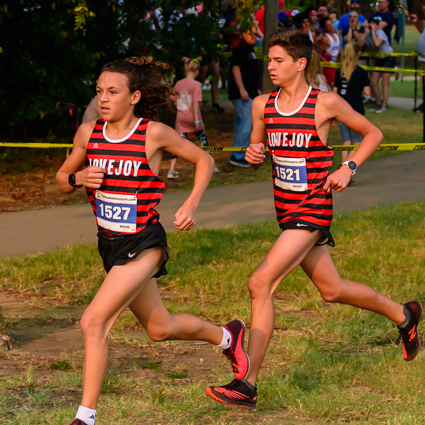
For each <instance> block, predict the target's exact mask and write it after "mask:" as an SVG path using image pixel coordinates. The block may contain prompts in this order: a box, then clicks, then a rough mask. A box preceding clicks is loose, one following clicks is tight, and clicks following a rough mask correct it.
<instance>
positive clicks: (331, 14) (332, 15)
mask: <svg viewBox="0 0 425 425" xmlns="http://www.w3.org/2000/svg"><path fill="white" fill-rule="evenodd" d="M329 18H331V21H332V24H333V26H334V29H335V33H336V31H337V28H338V25H339V19H338V13H337V11H336V10H333V9H332V10H330V11H329Z"/></svg>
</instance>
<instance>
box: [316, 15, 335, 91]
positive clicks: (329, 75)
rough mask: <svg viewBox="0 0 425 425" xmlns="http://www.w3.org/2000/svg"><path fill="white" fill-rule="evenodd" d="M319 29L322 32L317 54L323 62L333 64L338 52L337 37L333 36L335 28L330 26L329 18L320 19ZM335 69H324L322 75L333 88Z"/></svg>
mask: <svg viewBox="0 0 425 425" xmlns="http://www.w3.org/2000/svg"><path fill="white" fill-rule="evenodd" d="M320 27H321V28H322V30H323V32H324V36H323V39H322V41H321V42H320V44H319V47H318V50H317V52H318V53H319V55H320V59H321V60H322V61H324V62H330V63H335V62H336V61H337V59H338V55H339V51H340V42H339V38H338V36H337V35H336V34H335V28H334V26H333V25H332V21H331V19H330V18H329V17H327V18H322V19H321V20H320ZM335 71H336V68H328V67H326V68H324V69H323V75H324V76H325V78H326V82H327V83H328V84H329V85H330V86H331V87H333V84H334V80H335Z"/></svg>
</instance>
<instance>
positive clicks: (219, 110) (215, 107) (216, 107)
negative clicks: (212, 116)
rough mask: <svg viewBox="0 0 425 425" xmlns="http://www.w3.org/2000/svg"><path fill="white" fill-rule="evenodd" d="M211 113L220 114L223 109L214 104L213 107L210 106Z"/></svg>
mask: <svg viewBox="0 0 425 425" xmlns="http://www.w3.org/2000/svg"><path fill="white" fill-rule="evenodd" d="M211 112H218V113H219V114H222V113H223V112H224V108H223V107H222V106H220V105H219V104H218V103H214V105H213V106H211Z"/></svg>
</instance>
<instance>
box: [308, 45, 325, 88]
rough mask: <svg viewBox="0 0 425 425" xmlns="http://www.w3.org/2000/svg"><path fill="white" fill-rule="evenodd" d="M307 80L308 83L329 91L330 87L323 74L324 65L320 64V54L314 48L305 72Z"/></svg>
mask: <svg viewBox="0 0 425 425" xmlns="http://www.w3.org/2000/svg"><path fill="white" fill-rule="evenodd" d="M305 80H306V81H307V84H308V85H309V86H311V87H313V88H315V89H319V90H320V91H324V92H329V91H331V89H330V87H329V86H328V84H327V83H326V78H325V76H324V75H323V70H322V66H321V65H320V56H319V54H318V53H317V52H316V51H315V50H313V51H312V53H311V60H310V65H309V66H308V68H307V71H306V73H305Z"/></svg>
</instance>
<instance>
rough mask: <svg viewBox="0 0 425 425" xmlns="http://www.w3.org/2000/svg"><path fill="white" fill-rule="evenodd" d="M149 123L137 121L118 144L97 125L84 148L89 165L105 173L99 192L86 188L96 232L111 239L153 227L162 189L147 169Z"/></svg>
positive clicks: (155, 177)
mask: <svg viewBox="0 0 425 425" xmlns="http://www.w3.org/2000/svg"><path fill="white" fill-rule="evenodd" d="M149 121H150V120H148V119H144V118H140V119H139V120H138V121H137V124H136V125H135V126H134V128H133V129H132V131H131V132H130V134H128V135H127V136H126V137H124V138H122V139H119V140H112V139H109V138H108V136H107V135H106V127H107V124H108V123H107V122H106V121H104V120H102V119H99V120H97V121H96V124H95V126H94V129H93V132H92V134H91V137H90V140H89V142H88V145H87V159H88V162H89V165H91V166H96V167H102V168H104V169H105V170H106V173H105V175H104V178H103V182H102V186H101V187H100V188H99V189H97V190H96V189H90V188H87V195H88V197H89V200H90V203H91V205H92V208H93V212H94V215H95V216H96V221H97V225H98V229H99V231H100V232H101V233H104V234H106V235H110V236H118V235H123V234H134V233H139V232H141V231H142V230H143V229H144V228H145V227H146V226H147V225H148V224H150V223H156V222H157V221H158V220H159V214H158V212H157V211H155V207H156V206H157V205H158V204H159V201H160V200H161V198H162V195H163V193H164V188H165V182H163V181H162V180H161V179H160V178H159V177H158V176H156V175H155V174H154V173H153V171H152V170H151V169H150V168H149V165H148V160H147V157H146V149H145V145H146V129H147V126H148V123H149Z"/></svg>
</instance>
